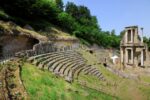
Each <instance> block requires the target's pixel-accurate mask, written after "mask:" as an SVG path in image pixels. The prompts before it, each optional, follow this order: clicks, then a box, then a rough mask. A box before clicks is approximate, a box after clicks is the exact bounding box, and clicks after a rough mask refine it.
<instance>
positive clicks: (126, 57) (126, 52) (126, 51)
mask: <svg viewBox="0 0 150 100" xmlns="http://www.w3.org/2000/svg"><path fill="white" fill-rule="evenodd" d="M125 54H126V56H125V59H126V63H128V49H126V50H125Z"/></svg>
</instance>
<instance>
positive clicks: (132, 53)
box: [131, 48, 134, 64]
mask: <svg viewBox="0 0 150 100" xmlns="http://www.w3.org/2000/svg"><path fill="white" fill-rule="evenodd" d="M131 60H132V61H131V63H132V64H134V52H133V48H132V49H131Z"/></svg>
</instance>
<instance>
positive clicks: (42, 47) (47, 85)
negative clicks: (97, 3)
mask: <svg viewBox="0 0 150 100" xmlns="http://www.w3.org/2000/svg"><path fill="white" fill-rule="evenodd" d="M132 28H133V29H132ZM134 28H135V27H131V29H130V27H129V29H130V30H127V32H129V34H130V36H131V33H130V32H131V30H132V31H133V32H134V33H136V31H135V29H137V30H138V28H135V29H134ZM137 34H138V31H137ZM124 35H125V31H122V33H121V34H120V35H116V33H115V30H112V31H111V32H109V31H104V30H102V29H101V28H100V25H99V24H98V20H97V18H96V16H93V15H92V14H91V12H90V10H89V8H88V7H86V6H84V5H76V4H74V3H73V2H68V3H67V4H66V5H64V4H63V1H62V0H22V1H20V0H15V1H13V0H2V2H1V3H0V100H150V66H149V61H148V59H149V58H150V53H149V51H148V46H146V44H144V43H141V41H140V39H139V37H138V35H137V37H138V39H139V41H138V42H140V43H139V44H140V46H138V45H139V44H138V43H136V45H134V43H133V44H131V41H129V43H128V44H129V45H128V44H127V46H126V44H125V43H122V42H124V41H121V38H122V37H123V36H124ZM126 36H128V35H126ZM130 36H128V37H130ZM134 36H135V34H134ZM135 38H136V37H134V38H133V40H135ZM123 40H125V39H124V37H123ZM126 40H130V39H126ZM120 41H121V45H123V46H122V48H121V46H120ZM144 42H145V43H147V44H148V43H149V40H148V39H147V38H144ZM124 44H125V45H124ZM141 44H143V45H141ZM132 45H133V46H132ZM130 46H131V48H128V47H130ZM136 47H139V48H138V49H136ZM119 48H121V49H119ZM125 48H127V50H128V49H131V50H132V49H133V48H134V49H133V52H136V51H137V52H136V53H134V54H132V56H131V57H128V62H127V58H125V56H124V57H123V59H122V58H121V57H122V54H123V55H126V56H130V55H131V53H133V52H128V54H127V53H126V54H125V52H124V51H125V50H126V49H125ZM141 48H142V49H141ZM122 49H125V50H122ZM121 50H122V51H121ZM127 50H126V51H127ZM140 50H141V51H140ZM146 50H147V51H146ZM128 51H130V50H128ZM144 51H145V53H144ZM140 54H141V55H140ZM142 54H143V58H142ZM146 54H147V55H146ZM114 56H117V58H116V59H115V60H114V59H112V57H114ZM144 57H145V58H144ZM131 58H132V61H133V59H134V58H135V59H134V61H133V62H136V61H137V63H136V65H138V66H137V67H136V66H134V65H132V64H130V62H131ZM125 59H126V60H125ZM121 60H124V61H125V63H122V61H121ZM142 61H144V64H145V62H146V64H147V65H148V66H146V67H145V66H142V64H141V62H142ZM126 63H128V64H127V65H128V66H123V64H126ZM130 65H131V66H130Z"/></svg>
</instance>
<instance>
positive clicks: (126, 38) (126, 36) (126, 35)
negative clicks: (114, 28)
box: [125, 30, 128, 43]
mask: <svg viewBox="0 0 150 100" xmlns="http://www.w3.org/2000/svg"><path fill="white" fill-rule="evenodd" d="M125 41H126V43H128V31H127V30H126V33H125Z"/></svg>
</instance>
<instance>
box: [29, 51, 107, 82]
mask: <svg viewBox="0 0 150 100" xmlns="http://www.w3.org/2000/svg"><path fill="white" fill-rule="evenodd" d="M28 62H30V63H32V64H34V65H36V66H37V67H38V68H39V69H45V70H49V71H50V72H52V73H54V74H56V75H57V76H61V77H63V78H64V79H65V80H66V81H68V82H72V81H73V80H74V79H78V76H79V75H80V73H81V72H82V73H84V74H85V75H87V74H89V75H93V76H95V77H97V78H98V79H99V80H104V77H103V75H102V73H100V71H99V70H98V69H96V68H94V67H93V66H91V65H87V64H86V62H87V61H86V60H85V59H84V58H83V57H82V55H81V54H79V53H78V52H76V51H74V50H68V51H59V52H51V53H45V54H41V55H36V56H32V57H29V58H28Z"/></svg>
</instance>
